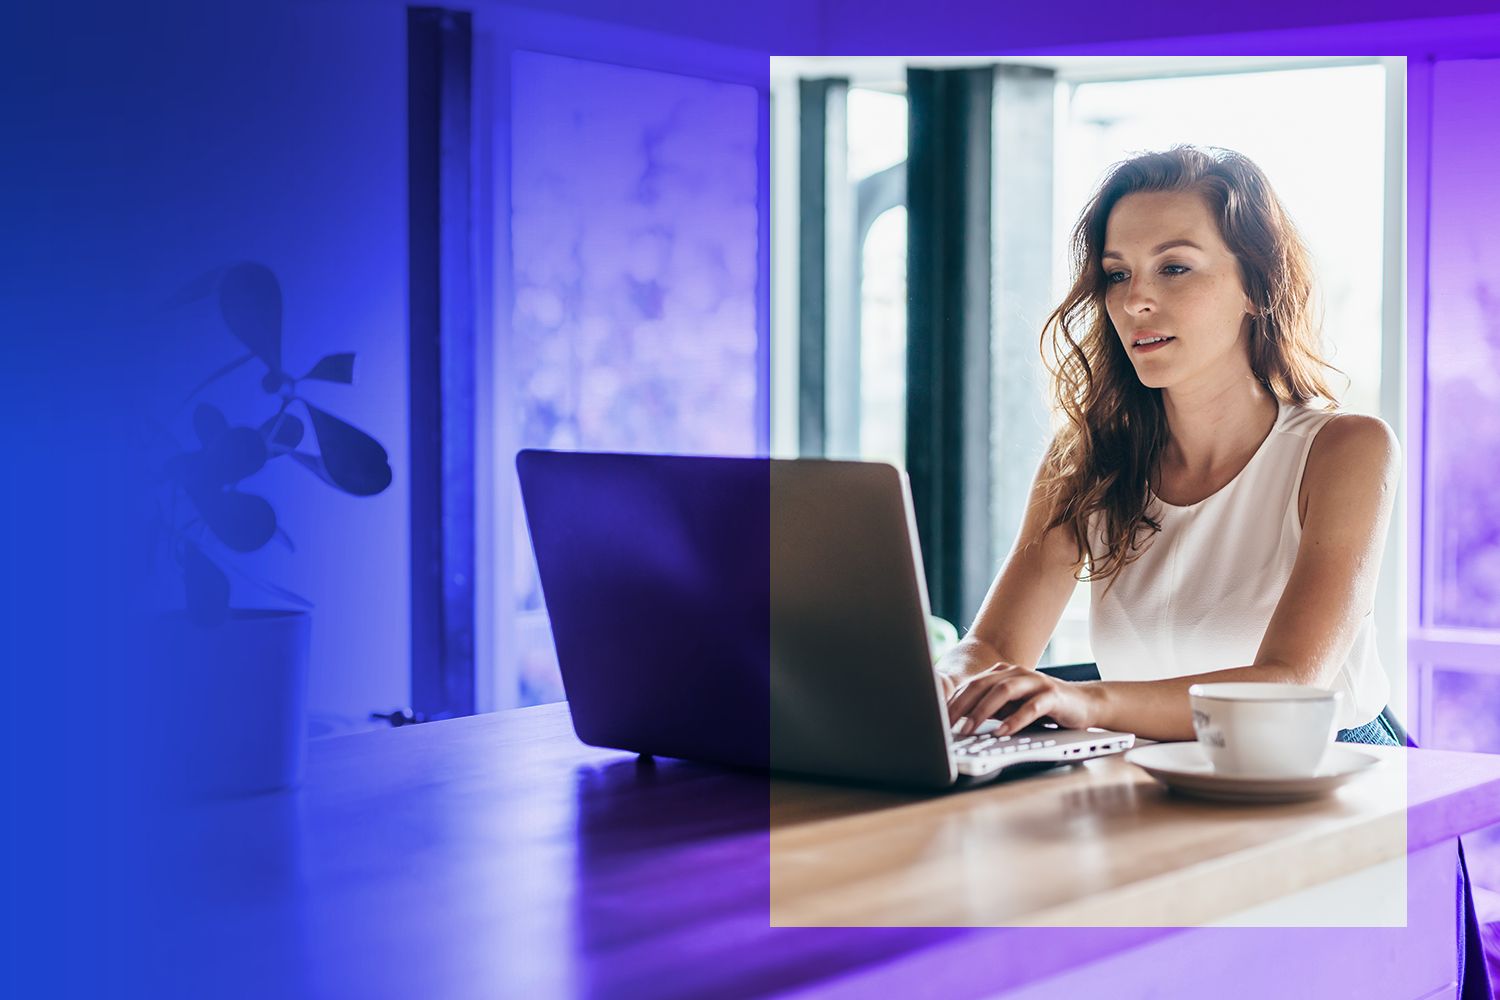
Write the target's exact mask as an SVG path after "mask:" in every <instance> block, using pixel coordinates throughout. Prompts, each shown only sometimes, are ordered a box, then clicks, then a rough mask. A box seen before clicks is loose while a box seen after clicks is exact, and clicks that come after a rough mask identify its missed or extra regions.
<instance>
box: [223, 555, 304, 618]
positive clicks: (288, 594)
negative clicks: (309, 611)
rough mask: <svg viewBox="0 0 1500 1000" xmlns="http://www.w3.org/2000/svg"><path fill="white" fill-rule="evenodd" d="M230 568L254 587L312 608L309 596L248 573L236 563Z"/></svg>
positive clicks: (300, 605)
mask: <svg viewBox="0 0 1500 1000" xmlns="http://www.w3.org/2000/svg"><path fill="white" fill-rule="evenodd" d="M229 568H230V570H232V571H233V572H234V575H235V576H237V577H239V578H240V579H241V580H244V581H245V582H246V583H248V584H250V585H251V586H252V587H259V588H260V589H261V590H264V591H265V592H266V593H268V594H271V595H273V596H275V597H279V598H280V599H281V600H283V601H286V602H287V603H288V604H295V605H297V606H299V607H302V608H312V607H313V602H312V601H309V600H308V599H307V598H305V597H303V596H302V595H301V594H298V593H295V592H293V591H290V590H287V589H286V588H285V587H280V586H277V585H276V584H274V583H272V582H270V581H269V580H262V579H260V578H259V577H254V576H251V575H250V574H249V573H246V572H245V571H244V570H242V569H240V568H239V567H238V566H235V565H232V564H231V565H230V567H229Z"/></svg>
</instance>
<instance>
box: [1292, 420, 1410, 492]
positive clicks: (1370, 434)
mask: <svg viewBox="0 0 1500 1000" xmlns="http://www.w3.org/2000/svg"><path fill="white" fill-rule="evenodd" d="M1400 466H1401V445H1400V442H1398V441H1397V440H1396V434H1395V432H1394V431H1392V430H1391V428H1390V425H1389V424H1387V423H1386V422H1385V421H1384V420H1381V419H1380V418H1379V417H1372V416H1368V415H1366V414H1363V413H1338V414H1335V415H1334V416H1333V417H1332V418H1331V419H1329V420H1328V421H1327V422H1325V423H1324V424H1323V426H1322V427H1321V428H1319V429H1318V432H1317V435H1316V437H1314V438H1313V443H1312V448H1311V449H1310V450H1309V452H1308V455H1307V470H1306V472H1305V474H1304V477H1303V479H1304V482H1305V483H1306V484H1307V486H1308V487H1309V488H1310V489H1311V490H1317V491H1319V492H1323V491H1325V490H1332V491H1333V492H1335V493H1341V492H1343V490H1344V489H1347V488H1348V487H1350V486H1357V485H1359V484H1363V485H1365V487H1366V488H1368V487H1371V486H1377V484H1378V488H1381V489H1391V488H1394V487H1395V485H1396V481H1397V479H1398V478H1399V475H1400Z"/></svg>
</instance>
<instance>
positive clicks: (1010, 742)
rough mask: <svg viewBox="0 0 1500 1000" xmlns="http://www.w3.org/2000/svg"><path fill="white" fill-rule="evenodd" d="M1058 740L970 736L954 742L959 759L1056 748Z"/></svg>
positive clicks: (1039, 737) (955, 753)
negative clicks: (1040, 748) (1039, 748)
mask: <svg viewBox="0 0 1500 1000" xmlns="http://www.w3.org/2000/svg"><path fill="white" fill-rule="evenodd" d="M1056 745H1057V740H1054V739H1049V738H1047V737H1041V736H977V735H976V736H968V737H965V738H964V739H961V740H955V741H954V742H953V753H954V756H957V757H999V756H1000V755H1002V754H1008V753H1019V752H1020V751H1022V750H1035V749H1036V748H1038V747H1051V746H1056Z"/></svg>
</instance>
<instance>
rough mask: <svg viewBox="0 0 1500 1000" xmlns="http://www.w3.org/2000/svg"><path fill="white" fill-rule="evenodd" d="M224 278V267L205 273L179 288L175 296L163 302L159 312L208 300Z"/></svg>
mask: <svg viewBox="0 0 1500 1000" xmlns="http://www.w3.org/2000/svg"><path fill="white" fill-rule="evenodd" d="M223 276H224V268H222V267H216V268H214V269H213V270H212V271H204V272H203V273H202V274H200V275H198V277H196V278H194V279H193V280H192V281H189V282H188V283H187V284H186V285H183V286H182V287H181V288H179V289H178V290H177V292H176V293H175V294H173V295H170V296H168V297H167V298H166V299H164V300H162V303H161V305H159V306H157V311H158V312H166V311H167V310H169V309H176V308H177V307H178V306H185V305H187V304H188V303H189V302H197V301H198V300H199V299H206V298H208V297H209V296H210V295H212V294H213V290H214V287H215V286H216V285H218V283H219V279H220V278H222V277H223Z"/></svg>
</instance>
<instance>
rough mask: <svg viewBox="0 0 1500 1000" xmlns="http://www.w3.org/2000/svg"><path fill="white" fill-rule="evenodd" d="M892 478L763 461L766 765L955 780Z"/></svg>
mask: <svg viewBox="0 0 1500 1000" xmlns="http://www.w3.org/2000/svg"><path fill="white" fill-rule="evenodd" d="M916 538H917V531H916V519H915V516H914V514H913V511H912V504H911V491H910V486H909V485H908V482H907V479H906V475H905V473H903V472H901V471H899V470H898V469H896V468H895V467H893V466H891V465H887V464H884V463H876V462H836V461H822V460H813V459H809V460H798V461H773V462H772V463H771V567H770V569H771V755H772V764H773V766H775V767H777V768H778V769H780V770H786V771H798V772H804V773H809V774H818V775H824V776H829V777H839V778H851V779H856V780H862V781H874V782H882V783H894V784H901V785H915V786H921V787H932V788H940V787H946V786H948V785H950V784H952V783H953V782H954V780H955V777H956V772H955V765H954V763H953V760H952V756H951V753H950V744H949V736H948V724H947V715H946V713H945V711H944V707H943V699H942V695H941V692H940V689H939V686H938V682H937V678H936V675H935V674H934V673H933V670H932V661H931V653H930V650H929V647H928V641H927V608H928V604H927V588H926V583H925V581H924V576H923V570H922V557H921V553H920V550H919V547H918V545H917V541H916Z"/></svg>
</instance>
